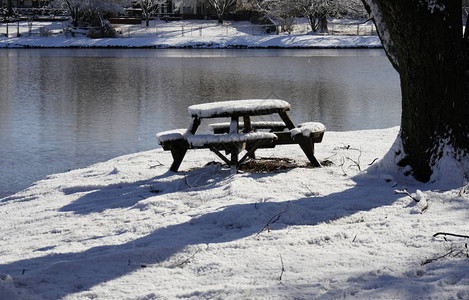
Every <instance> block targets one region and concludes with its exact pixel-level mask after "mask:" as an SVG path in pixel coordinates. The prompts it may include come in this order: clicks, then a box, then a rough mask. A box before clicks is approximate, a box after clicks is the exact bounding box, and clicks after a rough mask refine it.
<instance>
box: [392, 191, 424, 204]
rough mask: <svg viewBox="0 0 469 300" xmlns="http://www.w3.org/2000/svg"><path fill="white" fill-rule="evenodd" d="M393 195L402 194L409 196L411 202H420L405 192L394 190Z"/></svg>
mask: <svg viewBox="0 0 469 300" xmlns="http://www.w3.org/2000/svg"><path fill="white" fill-rule="evenodd" d="M394 194H404V195H407V196H409V197H410V198H411V199H412V200H414V201H415V202H420V200H419V199H417V198H415V197H414V196H412V195H411V194H410V193H409V192H408V191H407V190H402V191H400V190H394Z"/></svg>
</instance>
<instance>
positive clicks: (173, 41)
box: [0, 35, 381, 48]
mask: <svg viewBox="0 0 469 300" xmlns="http://www.w3.org/2000/svg"><path fill="white" fill-rule="evenodd" d="M24 47H51V48H52V47H63V48H82V47H95V48H108V47H125V48H379V47H381V42H380V40H379V38H378V37H377V36H332V35H331V36H320V35H278V36H277V35H264V36H251V35H246V36H233V37H223V36H208V37H161V38H160V37H144V38H103V39H91V38H87V37H75V38H67V37H63V36H61V37H10V38H0V48H24Z"/></svg>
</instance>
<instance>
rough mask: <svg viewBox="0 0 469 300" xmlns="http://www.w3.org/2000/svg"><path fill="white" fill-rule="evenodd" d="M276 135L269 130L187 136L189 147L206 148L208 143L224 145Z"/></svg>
mask: <svg viewBox="0 0 469 300" xmlns="http://www.w3.org/2000/svg"><path fill="white" fill-rule="evenodd" d="M276 139H277V136H276V135H275V134H273V133H270V132H250V133H228V134H197V135H191V136H189V137H188V138H187V142H188V143H189V145H190V147H191V148H206V147H209V146H210V145H224V144H233V143H244V142H252V141H264V140H265V141H273V140H276Z"/></svg>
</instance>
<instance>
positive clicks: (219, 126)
mask: <svg viewBox="0 0 469 300" xmlns="http://www.w3.org/2000/svg"><path fill="white" fill-rule="evenodd" d="M238 126H239V129H240V130H241V129H244V122H239V125H238ZM208 128H209V129H210V130H211V131H213V133H228V132H229V131H230V122H222V123H213V124H209V125H208ZM251 128H252V129H254V130H257V129H270V131H283V130H285V128H287V125H285V123H284V122H282V121H253V122H251Z"/></svg>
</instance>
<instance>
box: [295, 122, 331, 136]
mask: <svg viewBox="0 0 469 300" xmlns="http://www.w3.org/2000/svg"><path fill="white" fill-rule="evenodd" d="M324 131H326V126H324V124H322V123H319V122H306V123H301V124H298V126H297V127H296V128H293V129H292V130H291V136H295V135H298V134H300V133H301V134H303V135H304V136H310V135H311V134H312V133H316V132H324Z"/></svg>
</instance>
